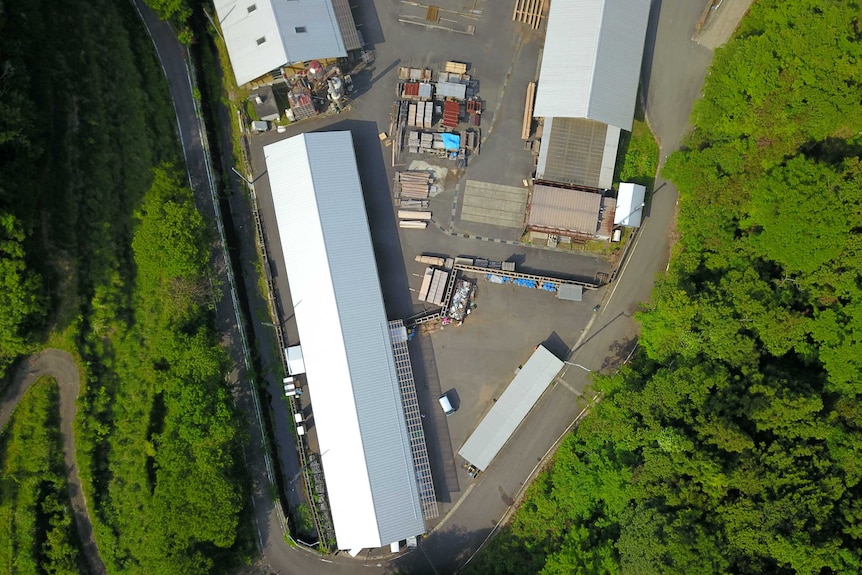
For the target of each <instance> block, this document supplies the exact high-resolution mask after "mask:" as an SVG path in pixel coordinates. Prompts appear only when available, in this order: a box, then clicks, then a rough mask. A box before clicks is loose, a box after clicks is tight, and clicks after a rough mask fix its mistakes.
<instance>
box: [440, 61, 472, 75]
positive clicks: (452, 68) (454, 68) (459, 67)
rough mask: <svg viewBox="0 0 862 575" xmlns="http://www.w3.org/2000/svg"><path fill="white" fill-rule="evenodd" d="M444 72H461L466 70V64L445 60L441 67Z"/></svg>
mask: <svg viewBox="0 0 862 575" xmlns="http://www.w3.org/2000/svg"><path fill="white" fill-rule="evenodd" d="M443 69H444V70H445V71H446V72H452V73H453V74H463V73H465V72H466V71H467V64H464V63H463V62H452V61H449V62H446V66H444V67H443Z"/></svg>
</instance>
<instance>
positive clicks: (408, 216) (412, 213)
mask: <svg viewBox="0 0 862 575" xmlns="http://www.w3.org/2000/svg"><path fill="white" fill-rule="evenodd" d="M398 219H399V220H420V221H426V222H427V221H428V220H430V219H431V212H428V211H421V210H407V209H400V210H398Z"/></svg>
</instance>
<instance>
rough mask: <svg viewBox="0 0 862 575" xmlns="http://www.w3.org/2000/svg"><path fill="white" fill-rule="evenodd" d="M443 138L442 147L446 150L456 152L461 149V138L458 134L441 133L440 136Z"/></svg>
mask: <svg viewBox="0 0 862 575" xmlns="http://www.w3.org/2000/svg"><path fill="white" fill-rule="evenodd" d="M440 135H441V136H443V147H444V148H445V149H447V150H457V149H459V148H460V147H461V136H459V135H458V134H450V133H449V132H443V133H442V134H440Z"/></svg>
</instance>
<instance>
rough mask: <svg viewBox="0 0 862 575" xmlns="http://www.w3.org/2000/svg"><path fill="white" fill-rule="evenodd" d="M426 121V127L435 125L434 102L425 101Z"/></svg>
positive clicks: (424, 125)
mask: <svg viewBox="0 0 862 575" xmlns="http://www.w3.org/2000/svg"><path fill="white" fill-rule="evenodd" d="M423 118H424V120H425V123H424V124H423V127H424V128H430V127H431V126H433V125H434V102H425V115H424V116H423Z"/></svg>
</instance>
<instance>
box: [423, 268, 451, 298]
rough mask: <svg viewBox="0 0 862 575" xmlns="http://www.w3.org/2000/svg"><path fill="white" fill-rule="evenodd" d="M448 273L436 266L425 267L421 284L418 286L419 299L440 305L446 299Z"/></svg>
mask: <svg viewBox="0 0 862 575" xmlns="http://www.w3.org/2000/svg"><path fill="white" fill-rule="evenodd" d="M449 273H450V272H447V271H445V270H441V269H437V268H430V267H429V268H425V275H424V276H423V278H422V286H421V287H420V288H419V301H424V302H428V303H430V304H434V305H439V306H442V305H443V303H444V302H445V301H446V287H447V285H448V283H449Z"/></svg>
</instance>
